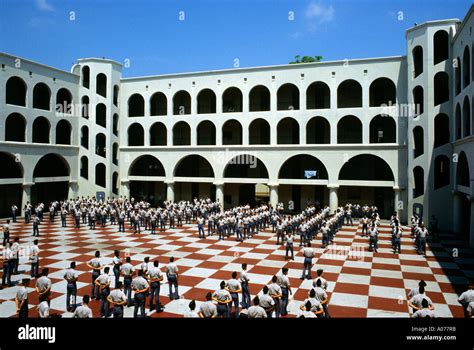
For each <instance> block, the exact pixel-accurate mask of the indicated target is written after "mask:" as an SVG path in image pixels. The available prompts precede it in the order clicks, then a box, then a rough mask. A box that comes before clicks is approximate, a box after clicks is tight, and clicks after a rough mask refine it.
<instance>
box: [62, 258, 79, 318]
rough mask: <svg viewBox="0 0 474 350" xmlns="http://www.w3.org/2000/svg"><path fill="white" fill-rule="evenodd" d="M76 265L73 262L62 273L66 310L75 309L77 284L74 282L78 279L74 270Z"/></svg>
mask: <svg viewBox="0 0 474 350" xmlns="http://www.w3.org/2000/svg"><path fill="white" fill-rule="evenodd" d="M75 268H76V263H75V262H74V261H73V262H71V264H70V265H69V268H68V269H67V270H66V272H65V273H64V279H65V280H66V283H67V285H66V310H67V311H74V309H75V308H76V298H77V284H76V281H77V279H78V278H79V275H78V274H77V272H76V270H75ZM71 297H73V300H74V301H73V303H72V307H71Z"/></svg>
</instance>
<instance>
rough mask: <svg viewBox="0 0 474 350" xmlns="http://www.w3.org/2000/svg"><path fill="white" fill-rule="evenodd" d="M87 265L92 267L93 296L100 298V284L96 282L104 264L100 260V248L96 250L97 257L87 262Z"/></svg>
mask: <svg viewBox="0 0 474 350" xmlns="http://www.w3.org/2000/svg"><path fill="white" fill-rule="evenodd" d="M87 266H89V267H90V268H91V269H92V288H91V298H92V299H99V298H100V293H99V286H97V285H96V284H95V280H96V279H97V277H99V275H100V270H101V269H102V264H101V262H100V252H99V251H98V250H97V251H96V252H95V258H93V259H91V260H90V261H89V262H88V263H87Z"/></svg>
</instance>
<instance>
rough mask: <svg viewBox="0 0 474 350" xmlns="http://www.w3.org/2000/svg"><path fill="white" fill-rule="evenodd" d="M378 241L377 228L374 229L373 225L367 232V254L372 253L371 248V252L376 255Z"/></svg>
mask: <svg viewBox="0 0 474 350" xmlns="http://www.w3.org/2000/svg"><path fill="white" fill-rule="evenodd" d="M378 240H379V237H378V231H377V228H376V227H375V225H372V227H371V228H370V230H369V252H371V251H372V247H373V250H374V251H375V252H376V253H377V249H378Z"/></svg>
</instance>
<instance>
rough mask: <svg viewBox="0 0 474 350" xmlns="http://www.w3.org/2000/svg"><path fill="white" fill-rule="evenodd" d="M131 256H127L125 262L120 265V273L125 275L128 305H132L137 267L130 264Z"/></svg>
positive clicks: (124, 287) (124, 284)
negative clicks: (133, 283) (133, 284)
mask: <svg viewBox="0 0 474 350" xmlns="http://www.w3.org/2000/svg"><path fill="white" fill-rule="evenodd" d="M130 261H131V259H130V257H129V256H127V258H126V259H125V264H123V265H122V266H121V267H120V273H121V274H122V276H123V289H124V292H125V294H126V295H127V306H130V305H132V279H133V273H134V272H135V268H134V267H133V265H132V264H130Z"/></svg>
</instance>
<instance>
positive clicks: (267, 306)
mask: <svg viewBox="0 0 474 350" xmlns="http://www.w3.org/2000/svg"><path fill="white" fill-rule="evenodd" d="M262 292H263V293H262V295H260V297H259V305H260V306H261V307H263V309H264V310H265V312H266V313H267V318H272V313H273V310H274V309H275V301H274V300H273V298H272V297H271V296H270V295H268V286H264V287H263V290H262Z"/></svg>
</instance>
